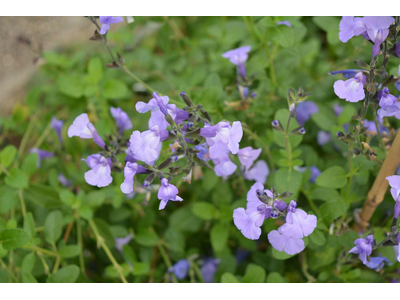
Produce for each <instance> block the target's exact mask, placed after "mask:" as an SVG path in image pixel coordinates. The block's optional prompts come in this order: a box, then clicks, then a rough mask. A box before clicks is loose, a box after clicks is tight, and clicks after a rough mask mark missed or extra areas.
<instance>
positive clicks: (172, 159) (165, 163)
mask: <svg viewBox="0 0 400 300" xmlns="http://www.w3.org/2000/svg"><path fill="white" fill-rule="evenodd" d="M177 160H178V156H177V155H175V154H174V155H172V156H170V157H169V158H167V159H166V160H164V161H163V162H162V163H161V164H160V165H159V166H158V168H157V169H158V170H162V169H165V168H168V167H169V166H171V165H172V164H173V163H174V162H176V161H177Z"/></svg>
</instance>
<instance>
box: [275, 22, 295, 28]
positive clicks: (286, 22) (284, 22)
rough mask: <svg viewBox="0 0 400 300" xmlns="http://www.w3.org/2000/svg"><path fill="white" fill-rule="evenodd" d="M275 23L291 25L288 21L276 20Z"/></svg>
mask: <svg viewBox="0 0 400 300" xmlns="http://www.w3.org/2000/svg"><path fill="white" fill-rule="evenodd" d="M276 25H286V26H287V27H292V24H290V22H289V21H278V22H276Z"/></svg>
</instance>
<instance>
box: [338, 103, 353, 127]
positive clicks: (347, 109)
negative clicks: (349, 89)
mask: <svg viewBox="0 0 400 300" xmlns="http://www.w3.org/2000/svg"><path fill="white" fill-rule="evenodd" d="M356 111H357V110H356V108H355V106H354V105H351V104H346V105H345V106H344V108H343V111H342V112H341V114H340V116H339V117H338V119H337V121H338V123H339V125H344V124H346V123H348V122H349V120H351V117H352V116H354V115H355V113H356Z"/></svg>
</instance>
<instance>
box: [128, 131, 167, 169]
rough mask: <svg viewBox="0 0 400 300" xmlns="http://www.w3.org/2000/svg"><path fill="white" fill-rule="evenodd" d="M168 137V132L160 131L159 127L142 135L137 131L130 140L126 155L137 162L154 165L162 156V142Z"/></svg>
mask: <svg viewBox="0 0 400 300" xmlns="http://www.w3.org/2000/svg"><path fill="white" fill-rule="evenodd" d="M167 137H168V131H166V130H160V129H159V128H158V126H157V125H155V126H153V127H151V128H150V130H147V131H144V132H142V133H140V131H138V130H135V131H134V132H133V133H132V135H131V138H130V139H129V143H130V144H129V148H128V149H127V151H126V153H127V154H128V155H129V156H132V157H133V158H135V159H136V160H140V161H144V162H146V163H148V164H150V165H152V164H153V163H154V162H155V161H156V160H157V159H158V156H159V155H160V151H161V148H162V141H163V140H165V139H166V138H167Z"/></svg>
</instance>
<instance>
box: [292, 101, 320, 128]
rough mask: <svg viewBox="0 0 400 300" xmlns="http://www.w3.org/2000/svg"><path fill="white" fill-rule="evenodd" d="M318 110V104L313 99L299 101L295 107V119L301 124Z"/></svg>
mask: <svg viewBox="0 0 400 300" xmlns="http://www.w3.org/2000/svg"><path fill="white" fill-rule="evenodd" d="M318 111H319V110H318V106H317V105H316V104H315V103H314V102H313V101H304V102H301V103H299V104H298V105H297V106H296V108H295V112H296V120H297V122H299V125H300V126H303V125H304V124H305V123H306V122H307V121H308V120H309V119H310V118H311V116H312V115H313V114H316V113H317V112H318Z"/></svg>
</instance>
